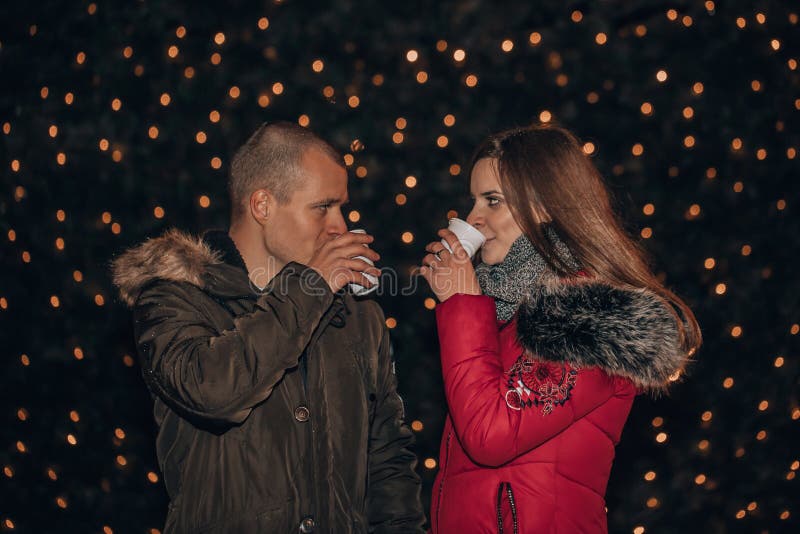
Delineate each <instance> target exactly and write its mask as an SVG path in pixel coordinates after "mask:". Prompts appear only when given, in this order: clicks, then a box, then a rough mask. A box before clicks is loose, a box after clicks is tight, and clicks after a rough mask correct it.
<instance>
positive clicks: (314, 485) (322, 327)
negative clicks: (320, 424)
mask: <svg viewBox="0 0 800 534" xmlns="http://www.w3.org/2000/svg"><path fill="white" fill-rule="evenodd" d="M336 304H337V303H336V301H335V300H334V303H333V305H332V306H331V308H329V309H328V311H327V312H326V313H325V314H324V315H323V317H322V320H321V321H320V322H319V324H318V325H317V330H316V331H315V332H314V333H313V334H312V335H311V340H310V342H309V343H308V345H307V346H306V349H305V350H304V351H303V355H302V359H303V361H301V362H300V363H301V365H302V366H304V369H303V368H301V372H302V371H305V372H304V373H303V377H302V378H303V393H304V395H303V396H304V397H305V401H306V405H307V406H311V403H310V402H309V400H310V397H309V395H308V379H307V378H308V377H307V374H308V361H307V360H308V358H309V357H310V356H311V351H312V349H313V348H314V347H315V346H316V344H317V341H319V338H320V337H322V334H323V332H324V331H325V329H326V328H327V327H328V325H329V324H330V319H331V317H332V316H333V315H334V313H333V310H334V309H335V307H336ZM308 423H309V430H310V431H311V433H310V439H309V452H310V456H311V463H310V464H309V472H310V475H311V477H310V478H311V483H312V488H311V494H312V495H313V497H312V499H311V506H309V514H308V515H310V516H311V517H313V518H314V520H315V521H317V522H318V521H319V518H317V514H316V507H317V504H318V503H319V493H318V491H319V487H318V484H317V472H316V469H315V466H316V454H315V453H314V444H315V443H316V439H314V433H315V429H314V418H313V417H309V418H308Z"/></svg>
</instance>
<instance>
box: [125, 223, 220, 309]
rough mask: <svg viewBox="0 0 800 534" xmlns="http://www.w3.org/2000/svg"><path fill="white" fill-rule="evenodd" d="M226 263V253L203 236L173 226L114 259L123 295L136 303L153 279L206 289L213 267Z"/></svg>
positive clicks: (128, 301) (131, 304) (132, 303)
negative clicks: (223, 253)
mask: <svg viewBox="0 0 800 534" xmlns="http://www.w3.org/2000/svg"><path fill="white" fill-rule="evenodd" d="M222 264H223V261H222V253H221V252H220V251H217V250H213V249H212V248H211V247H210V246H209V245H208V243H206V242H205V241H204V240H203V239H202V238H201V237H194V236H192V235H189V234H187V233H184V232H181V231H180V230H178V229H175V228H173V229H171V230H168V231H166V232H165V233H164V234H163V235H161V236H160V237H156V238H152V239H148V240H147V241H145V242H144V243H142V244H141V245H138V246H136V247H133V248H131V249H128V250H127V251H126V252H124V253H123V254H121V255H120V256H119V257H117V258H116V259H115V260H114V261H113V262H112V273H113V281H114V285H115V286H117V287H118V288H119V294H120V298H121V299H122V300H123V302H125V304H127V305H128V306H133V305H134V303H135V302H136V299H137V298H138V296H139V293H140V292H141V291H142V289H143V288H144V287H145V286H147V285H148V284H149V283H150V282H153V281H155V280H169V281H172V282H188V283H190V284H193V285H196V286H198V287H201V288H203V287H205V286H206V285H207V283H208V281H207V275H208V274H209V270H210V268H211V267H212V266H218V265H222Z"/></svg>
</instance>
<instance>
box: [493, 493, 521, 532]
mask: <svg viewBox="0 0 800 534" xmlns="http://www.w3.org/2000/svg"><path fill="white" fill-rule="evenodd" d="M496 511H497V531H498V532H499V533H500V534H505V533H508V534H512V533H513V534H519V532H520V528H519V519H518V518H517V503H516V501H515V500H514V490H513V489H512V488H511V482H501V483H500V486H498V488H497V509H496ZM509 520H510V525H509V524H508V523H509ZM509 526H511V527H512V530H508V527H509Z"/></svg>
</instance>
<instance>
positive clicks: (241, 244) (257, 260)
mask: <svg viewBox="0 0 800 534" xmlns="http://www.w3.org/2000/svg"><path fill="white" fill-rule="evenodd" d="M228 235H229V236H230V238H231V239H232V240H233V242H234V244H235V245H236V248H237V249H238V250H239V254H241V256H242V259H243V260H244V264H245V266H246V267H247V276H248V277H249V278H250V281H251V282H252V283H253V284H255V285H256V286H258V287H259V288H262V289H263V288H265V287H266V286H267V284H269V282H270V280H272V279H273V278H274V277H275V275H276V274H278V273H279V272H280V270H281V269H283V267H284V265H283V264H282V263H281V262H280V261H278V259H277V258H275V257H274V256H272V255H271V254H269V252H268V251H267V250H266V248H265V247H264V241H263V239H262V238H261V235H260V234H257V233H255V232H252V231H248V229H246V228H241V227H237V226H231V229H230V230H229V231H228Z"/></svg>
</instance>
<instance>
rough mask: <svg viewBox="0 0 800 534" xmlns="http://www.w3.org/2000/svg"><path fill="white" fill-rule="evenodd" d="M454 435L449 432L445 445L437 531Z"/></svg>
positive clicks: (438, 501) (437, 501) (437, 506)
mask: <svg viewBox="0 0 800 534" xmlns="http://www.w3.org/2000/svg"><path fill="white" fill-rule="evenodd" d="M452 436H453V431H452V430H451V431H450V432H448V433H447V442H446V443H445V447H444V465H443V466H442V479H441V480H440V481H439V498H438V499H437V500H436V532H441V531H440V530H439V510H440V509H441V507H442V490H444V479H445V477H446V476H447V464H448V463H449V459H450V438H451V437H452Z"/></svg>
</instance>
